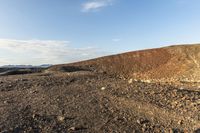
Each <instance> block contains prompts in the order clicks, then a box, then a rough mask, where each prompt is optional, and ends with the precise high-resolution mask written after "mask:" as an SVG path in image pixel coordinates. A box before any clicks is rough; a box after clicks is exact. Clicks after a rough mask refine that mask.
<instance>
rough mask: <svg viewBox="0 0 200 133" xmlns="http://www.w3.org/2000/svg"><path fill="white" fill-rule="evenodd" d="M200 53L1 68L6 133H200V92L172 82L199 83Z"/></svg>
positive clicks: (0, 123)
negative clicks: (27, 68)
mask: <svg viewBox="0 0 200 133" xmlns="http://www.w3.org/2000/svg"><path fill="white" fill-rule="evenodd" d="M199 51H200V45H184V46H172V47H165V48H159V49H150V50H143V51H136V52H129V53H124V54H119V55H113V56H107V57H102V58H98V59H93V60H89V61H83V62H77V63H71V64H65V65H57V66H52V67H50V68H49V69H45V70H42V71H34V72H35V73H31V74H27V73H24V71H20V70H15V71H7V69H2V70H0V71H1V72H4V71H5V73H4V74H2V75H0V132H1V133H25V132H26V133H199V132H200V114H199V112H200V88H199V87H198V86H190V85H188V84H184V85H183V84H175V85H174V84H171V83H167V82H169V81H170V82H175V83H178V82H184V83H185V82H190V83H191V84H192V85H193V84H196V83H194V82H198V81H199V79H200V76H199V75H200V71H199V63H200V55H199ZM25 72H26V71H25ZM134 79H135V80H134ZM136 79H137V80H136ZM141 80H144V81H146V82H144V81H141ZM148 81H150V82H148ZM152 81H155V82H152ZM160 82H166V83H164V84H162V83H160Z"/></svg>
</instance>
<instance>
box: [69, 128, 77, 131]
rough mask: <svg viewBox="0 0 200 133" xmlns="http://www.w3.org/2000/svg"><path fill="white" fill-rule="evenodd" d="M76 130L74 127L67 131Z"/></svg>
mask: <svg viewBox="0 0 200 133" xmlns="http://www.w3.org/2000/svg"><path fill="white" fill-rule="evenodd" d="M75 130H76V127H70V128H69V129H68V131H75Z"/></svg>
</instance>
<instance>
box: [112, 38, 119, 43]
mask: <svg viewBox="0 0 200 133" xmlns="http://www.w3.org/2000/svg"><path fill="white" fill-rule="evenodd" d="M112 41H113V42H119V41H121V39H119V38H113V39H112Z"/></svg>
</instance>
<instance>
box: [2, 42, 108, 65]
mask: <svg viewBox="0 0 200 133" xmlns="http://www.w3.org/2000/svg"><path fill="white" fill-rule="evenodd" d="M105 54H106V53H105V52H103V51H101V50H99V49H97V48H93V47H86V48H72V47H70V42H68V41H55V40H12V39H0V65H8V64H31V65H39V64H60V63H69V62H74V61H80V60H85V59H90V58H95V57H99V56H103V55H105Z"/></svg>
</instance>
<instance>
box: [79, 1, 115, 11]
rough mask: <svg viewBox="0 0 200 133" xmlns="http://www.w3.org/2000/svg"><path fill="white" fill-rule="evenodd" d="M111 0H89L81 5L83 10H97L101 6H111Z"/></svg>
mask: <svg viewBox="0 0 200 133" xmlns="http://www.w3.org/2000/svg"><path fill="white" fill-rule="evenodd" d="M112 3H113V0H90V1H88V2H86V3H83V5H82V11H83V12H89V11H97V10H99V9H101V8H103V7H107V6H111V5H112Z"/></svg>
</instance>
